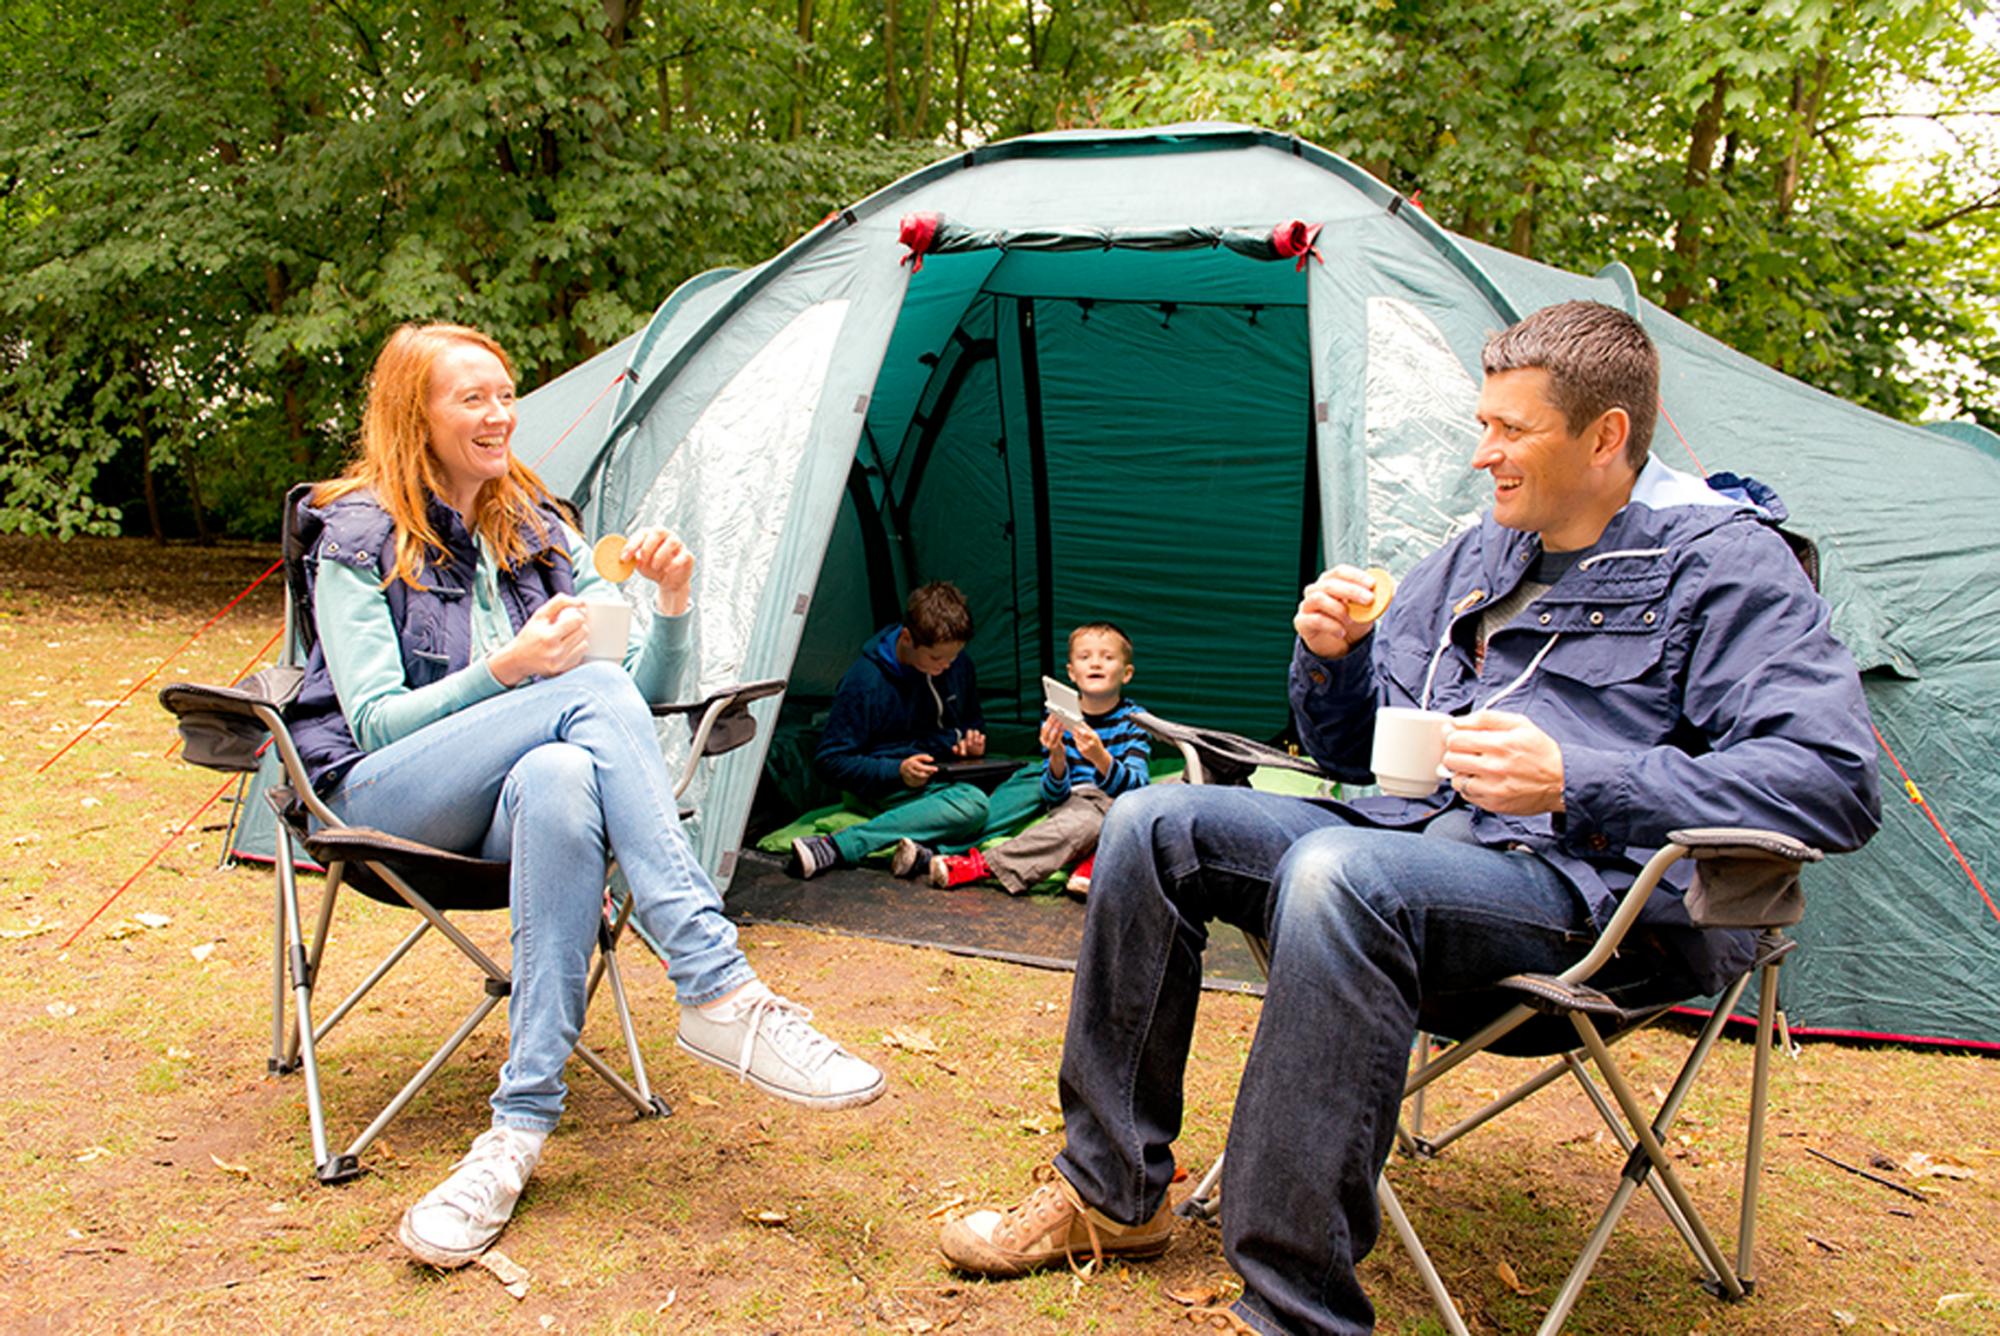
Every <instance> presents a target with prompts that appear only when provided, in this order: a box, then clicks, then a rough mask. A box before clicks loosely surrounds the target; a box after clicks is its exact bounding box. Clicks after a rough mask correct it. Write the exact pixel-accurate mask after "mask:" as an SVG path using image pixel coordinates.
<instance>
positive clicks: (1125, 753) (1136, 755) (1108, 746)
mask: <svg viewBox="0 0 2000 1336" xmlns="http://www.w3.org/2000/svg"><path fill="white" fill-rule="evenodd" d="M1138 709H1139V707H1138V705H1136V704H1135V703H1133V702H1132V701H1130V700H1120V701H1119V702H1118V704H1117V705H1115V706H1113V707H1112V708H1111V709H1110V710H1109V711H1107V712H1105V713H1104V714H1086V715H1084V716H1083V721H1084V722H1085V723H1086V724H1089V725H1090V726H1091V727H1092V728H1094V729H1096V730H1097V736H1098V737H1100V738H1102V739H1103V740H1104V749H1105V750H1106V751H1108V752H1110V753H1111V772H1110V773H1109V774H1100V773H1099V772H1098V769H1097V767H1096V766H1094V765H1092V764H1091V763H1090V762H1089V761H1086V760H1084V759H1083V753H1081V752H1079V751H1078V750H1077V749H1076V739H1075V738H1073V737H1071V736H1070V735H1069V734H1067V733H1065V734H1063V754H1064V757H1065V758H1066V759H1067V760H1068V762H1069V764H1068V767H1067V768H1066V769H1065V770H1064V771H1063V773H1062V774H1060V775H1057V774H1054V773H1052V772H1051V771H1050V769H1049V758H1048V755H1047V754H1044V756H1043V758H1042V801H1043V802H1044V803H1046V804H1047V805H1049V806H1050V807H1054V806H1055V805H1056V804H1057V803H1059V802H1061V801H1062V800H1063V799H1065V798H1067V797H1069V792H1070V789H1071V788H1072V787H1073V786H1076V785H1082V784H1087V785H1091V786H1093V787H1096V788H1100V789H1103V790H1104V791H1105V792H1106V793H1107V794H1109V795H1110V796H1112V797H1113V798H1116V797H1117V796H1118V795H1119V794H1121V793H1130V792H1131V791H1132V790H1133V789H1136V788H1139V787H1140V786H1141V785H1143V784H1144V783H1145V782H1146V775H1147V771H1146V762H1147V760H1148V759H1149V758H1150V757H1151V756H1152V750H1153V748H1152V742H1151V740H1150V739H1149V738H1148V737H1147V735H1146V730H1145V729H1143V728H1141V727H1139V725H1138V724H1136V723H1134V722H1133V721H1132V715H1133V714H1134V713H1135V712H1136V711H1137V710H1138Z"/></svg>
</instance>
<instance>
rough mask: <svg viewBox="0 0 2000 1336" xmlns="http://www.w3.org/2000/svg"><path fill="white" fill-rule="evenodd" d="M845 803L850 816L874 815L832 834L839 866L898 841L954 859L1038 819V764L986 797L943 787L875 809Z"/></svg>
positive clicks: (857, 801)
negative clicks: (852, 813) (926, 847)
mask: <svg viewBox="0 0 2000 1336" xmlns="http://www.w3.org/2000/svg"><path fill="white" fill-rule="evenodd" d="M846 802H847V805H848V806H849V807H851V808H853V809H854V810H856V811H860V812H872V813H874V815H872V816H870V817H869V819H868V820H866V821H864V822H862V823H861V824H860V825H858V826H849V827H848V828H847V829H846V830H842V831H836V832H835V833H834V836H833V843H834V847H835V848H837V849H839V850H840V857H841V860H842V861H843V862H847V863H858V862H860V861H861V860H862V859H863V858H865V857H867V856H868V855H869V854H872V853H874V852H875V851H876V850H877V849H886V848H888V847H889V846H890V845H892V844H894V843H895V842H896V841H898V840H915V841H916V842H917V843H918V844H925V845H929V846H930V847H931V848H933V849H941V850H943V851H945V852H947V853H957V852H959V851H960V850H963V849H970V848H971V847H972V846H973V845H975V844H978V843H980V842H981V841H983V840H986V839H988V838H990V837H992V836H994V835H998V834H1002V833H1004V832H1007V831H1011V830H1013V829H1015V828H1016V827H1017V826H1020V825H1022V824H1023V823H1024V822H1026V821H1028V820H1029V819H1030V818H1031V817H1034V816H1038V815H1040V813H1041V811H1042V766H1041V762H1039V761H1035V762H1031V763H1030V764H1028V765H1024V766H1022V767H1021V768H1020V769H1019V770H1017V771H1015V772H1014V773H1013V774H1012V775H1009V776H1008V777H1007V779H1006V780H1005V781H1004V782H1003V783H1002V784H1001V785H1000V787H999V788H997V789H995V790H993V793H992V795H991V796H990V797H989V796H988V795H987V794H986V793H984V792H983V791H981V790H980V789H979V788H978V786H976V785H973V784H946V785H943V786H941V787H940V786H935V785H925V786H924V787H923V788H921V789H910V790H907V791H906V792H904V793H900V794H897V795H895V796H894V797H891V798H889V799H887V800H885V801H883V802H879V803H871V802H867V801H865V800H863V799H861V798H857V797H855V796H854V795H853V794H848V795H846Z"/></svg>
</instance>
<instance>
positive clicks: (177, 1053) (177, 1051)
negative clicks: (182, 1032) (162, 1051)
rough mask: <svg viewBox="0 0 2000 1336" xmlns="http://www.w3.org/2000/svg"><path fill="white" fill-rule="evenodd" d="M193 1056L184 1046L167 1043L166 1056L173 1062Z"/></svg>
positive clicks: (182, 1060)
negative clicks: (179, 1046)
mask: <svg viewBox="0 0 2000 1336" xmlns="http://www.w3.org/2000/svg"><path fill="white" fill-rule="evenodd" d="M193 1056H194V1054H192V1053H190V1052H189V1051H188V1050H187V1049H184V1048H175V1047H174V1046H173V1045H171V1044H169V1045H168V1046H167V1057H169V1058H170V1059H172V1060H173V1061H175V1062H186V1061H187V1060H188V1059H190V1058H192V1057H193ZM165 1139H166V1140H169V1141H171V1140H172V1139H173V1138H172V1137H167V1138H165Z"/></svg>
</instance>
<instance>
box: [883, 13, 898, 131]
mask: <svg viewBox="0 0 2000 1336" xmlns="http://www.w3.org/2000/svg"><path fill="white" fill-rule="evenodd" d="M896 37H897V34H896V0H882V133H883V134H885V135H887V136H888V137H889V138H891V139H900V138H901V137H902V134H903V89H902V85H901V84H900V83H899V82H898V81H897V72H896V65H897V54H896Z"/></svg>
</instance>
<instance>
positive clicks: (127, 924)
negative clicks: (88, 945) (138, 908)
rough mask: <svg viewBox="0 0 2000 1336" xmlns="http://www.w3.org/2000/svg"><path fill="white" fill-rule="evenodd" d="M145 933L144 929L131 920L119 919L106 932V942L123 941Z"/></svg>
mask: <svg viewBox="0 0 2000 1336" xmlns="http://www.w3.org/2000/svg"><path fill="white" fill-rule="evenodd" d="M144 931H145V929H144V928H142V927H140V926H139V925H138V924H136V923H134V922H133V921H132V920H131V919H119V920H118V921H117V922H116V923H114V924H112V925H111V926H110V927H108V928H106V929H105V930H104V940H105V941H107V942H118V941H123V940H124V939H125V938H127V937H130V936H132V935H133V934H134V933H141V932H144Z"/></svg>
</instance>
